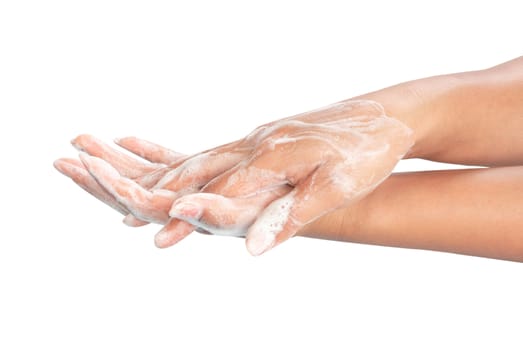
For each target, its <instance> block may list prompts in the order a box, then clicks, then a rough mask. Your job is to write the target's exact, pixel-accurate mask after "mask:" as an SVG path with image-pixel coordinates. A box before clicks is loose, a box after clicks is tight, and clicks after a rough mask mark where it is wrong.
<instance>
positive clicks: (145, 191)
mask: <svg viewBox="0 0 523 350" xmlns="http://www.w3.org/2000/svg"><path fill="white" fill-rule="evenodd" d="M411 145H412V137H411V131H410V129H408V128H407V127H406V126H405V125H403V124H402V123H401V122H399V121H397V120H395V119H392V118H389V117H387V116H385V115H384V111H383V109H382V107H381V106H380V105H379V104H377V103H375V102H372V101H345V102H340V103H337V104H334V105H331V106H327V107H326V108H322V109H319V110H315V111H312V112H308V113H304V114H300V115H297V116H295V117H291V118H287V119H283V120H280V121H276V122H273V123H269V124H267V125H264V126H262V127H260V128H258V129H256V130H255V131H254V132H253V133H251V134H250V135H248V136H247V137H246V138H245V139H243V140H240V141H237V142H233V143H231V144H228V145H224V146H221V147H218V148H216V149H213V150H210V151H206V152H203V153H200V154H197V155H195V156H193V157H186V158H182V159H180V160H175V162H174V163H173V164H170V166H169V167H167V168H166V167H161V168H160V167H158V170H154V169H150V168H147V171H152V173H150V174H147V175H144V173H147V171H144V167H143V164H139V165H138V164H137V165H135V167H133V166H130V167H129V166H121V163H125V164H129V162H128V161H127V162H122V161H120V159H119V158H118V157H121V154H118V156H115V155H114V154H113V153H111V152H110V151H107V150H106V151H105V152H93V150H92V149H91V148H93V147H91V148H88V147H83V148H84V149H85V150H87V151H88V153H90V154H92V155H99V156H101V158H103V159H105V161H104V160H102V159H99V158H95V157H89V156H85V155H84V156H82V157H81V158H82V161H83V163H84V165H85V167H86V168H87V170H88V171H89V172H90V173H91V175H92V176H93V177H94V178H96V180H97V183H98V184H100V185H101V186H102V189H103V190H104V191H105V192H106V193H109V194H111V196H112V198H115V199H116V203H118V204H119V205H122V206H123V207H124V208H125V209H126V210H127V211H129V212H131V213H132V214H133V215H134V216H136V217H137V218H139V219H140V220H143V221H153V222H159V223H164V222H165V221H166V219H167V218H168V216H170V217H172V218H171V219H170V220H169V221H168V222H167V224H166V226H165V227H164V229H163V230H162V231H160V232H159V233H158V234H157V236H156V244H157V245H158V246H160V247H166V246H170V245H172V244H174V243H176V242H178V241H179V240H180V239H182V238H183V237H185V236H186V235H188V234H189V233H190V232H191V231H192V230H193V229H194V227H193V226H192V225H190V224H191V223H192V224H194V225H196V226H197V227H199V229H200V230H203V231H209V232H212V233H217V234H232V235H239V236H242V235H245V233H247V247H248V249H249V251H250V252H251V253H252V254H254V255H258V254H261V253H263V252H264V251H266V250H268V249H269V248H271V247H273V246H275V245H276V244H279V243H281V242H283V241H284V240H286V239H288V238H289V237H291V236H293V235H294V234H296V232H297V231H298V230H299V229H300V228H302V227H303V226H304V225H306V224H308V223H310V222H311V221H314V220H315V219H317V218H318V217H321V216H322V215H325V214H326V213H328V212H331V211H333V210H335V209H338V208H341V207H343V206H347V205H349V204H351V203H352V202H353V201H355V200H357V199H358V198H361V197H362V196H364V195H365V194H367V193H368V192H370V191H371V190H372V189H373V188H375V187H376V186H377V185H378V184H379V183H380V182H381V181H383V180H384V179H385V178H386V177H387V176H388V175H389V174H390V172H391V171H392V168H393V167H394V165H395V164H396V163H397V161H398V160H399V159H401V157H402V156H403V155H404V154H405V153H406V152H407V151H408V149H409V147H410V146H411ZM94 149H95V150H96V147H94ZM131 151H133V150H132V149H131ZM134 151H135V153H139V152H136V150H134ZM108 154H109V155H111V156H107V155H108ZM106 161H107V162H106ZM110 164H113V165H115V168H116V169H115V168H113V167H111V165H110ZM155 167H156V166H155ZM134 168H137V169H141V170H140V171H137V170H136V169H134ZM132 169H134V170H132ZM160 170H161V171H160ZM126 174H129V175H134V176H138V177H142V178H144V176H145V178H147V177H149V178H153V179H154V181H156V180H158V179H159V180H158V182H156V184H154V185H153V183H154V181H148V182H149V185H150V186H146V187H144V186H141V183H140V182H141V181H138V182H136V181H131V180H130V179H129V178H127V177H125V175H126ZM161 176H163V177H161ZM131 177H132V176H131ZM200 190H201V191H202V192H203V193H205V194H194V195H190V194H191V193H195V192H197V191H200ZM91 192H93V191H91ZM218 195H220V196H218ZM99 197H100V196H99ZM177 198H178V199H177ZM176 199H177V200H176ZM175 200H176V201H175ZM173 202H174V205H172V203H173ZM269 203H270V205H269ZM171 206H172V209H171ZM246 208H248V210H247V209H246ZM260 214H261V215H260ZM180 219H182V220H180Z"/></svg>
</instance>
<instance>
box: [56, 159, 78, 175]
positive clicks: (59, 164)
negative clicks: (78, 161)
mask: <svg viewBox="0 0 523 350" xmlns="http://www.w3.org/2000/svg"><path fill="white" fill-rule="evenodd" d="M53 166H54V167H55V169H56V170H58V171H59V172H60V173H62V174H64V175H65V176H67V177H71V176H72V175H73V174H75V173H77V172H78V170H77V168H76V167H75V166H74V165H71V164H70V163H68V162H64V161H62V160H61V159H58V160H55V161H54V163H53Z"/></svg>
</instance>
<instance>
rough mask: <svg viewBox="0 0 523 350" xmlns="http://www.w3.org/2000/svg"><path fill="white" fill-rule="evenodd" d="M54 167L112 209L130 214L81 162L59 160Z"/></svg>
mask: <svg viewBox="0 0 523 350" xmlns="http://www.w3.org/2000/svg"><path fill="white" fill-rule="evenodd" d="M54 167H55V168H56V169H57V170H58V171H59V172H61V173H62V174H64V175H65V176H67V177H69V178H71V180H73V181H74V182H75V183H76V184H77V185H78V186H80V187H81V188H83V189H84V190H85V191H87V192H88V193H90V194H91V195H93V196H94V197H96V198H97V199H99V200H101V201H102V202H104V203H105V204H107V205H108V206H110V207H111V208H113V209H115V210H117V211H118V212H120V213H122V214H124V215H126V214H128V213H129V211H128V210H127V209H126V208H125V207H124V206H123V205H121V204H120V203H118V202H117V201H116V199H115V198H114V197H113V196H112V195H111V194H110V193H109V192H107V191H106V190H105V189H103V188H102V187H101V186H100V185H99V184H98V183H97V182H96V180H95V179H94V178H93V177H92V176H91V175H90V174H89V172H88V171H87V170H86V169H85V168H84V166H83V164H82V163H81V162H80V161H79V160H76V159H66V158H62V159H58V160H56V161H55V162H54Z"/></svg>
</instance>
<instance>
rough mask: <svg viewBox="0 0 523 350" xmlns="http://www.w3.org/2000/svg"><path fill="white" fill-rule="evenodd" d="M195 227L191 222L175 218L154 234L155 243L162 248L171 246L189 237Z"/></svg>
mask: <svg viewBox="0 0 523 350" xmlns="http://www.w3.org/2000/svg"><path fill="white" fill-rule="evenodd" d="M193 229H194V227H193V226H192V225H191V224H189V223H187V222H185V221H179V220H177V219H173V220H171V221H169V222H168V223H167V225H165V226H164V227H163V228H162V229H161V230H160V231H159V232H158V233H157V234H156V235H155V236H154V244H155V245H156V247H157V248H161V249H163V248H168V247H171V246H173V245H175V244H176V243H178V242H179V241H181V240H182V239H184V238H185V237H187V235H189V234H190V233H191V232H192V231H193Z"/></svg>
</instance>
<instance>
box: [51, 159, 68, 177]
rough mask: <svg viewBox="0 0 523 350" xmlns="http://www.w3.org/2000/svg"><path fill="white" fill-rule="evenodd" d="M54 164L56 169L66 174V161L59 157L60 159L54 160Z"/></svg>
mask: <svg viewBox="0 0 523 350" xmlns="http://www.w3.org/2000/svg"><path fill="white" fill-rule="evenodd" d="M53 166H54V167H55V169H56V170H58V171H59V172H61V173H62V174H64V175H65V169H64V168H65V167H66V165H65V163H64V162H62V161H61V160H59V159H58V160H55V161H54V162H53Z"/></svg>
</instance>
